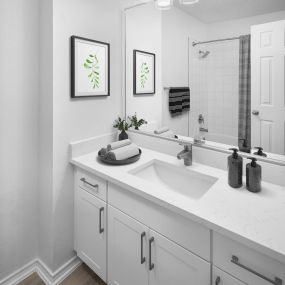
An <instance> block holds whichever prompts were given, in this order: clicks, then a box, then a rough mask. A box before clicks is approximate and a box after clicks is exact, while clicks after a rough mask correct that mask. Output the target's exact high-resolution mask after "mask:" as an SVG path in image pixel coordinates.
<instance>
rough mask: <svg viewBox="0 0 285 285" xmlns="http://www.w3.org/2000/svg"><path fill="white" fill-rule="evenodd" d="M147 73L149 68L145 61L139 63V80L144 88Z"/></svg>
mask: <svg viewBox="0 0 285 285" xmlns="http://www.w3.org/2000/svg"><path fill="white" fill-rule="evenodd" d="M148 74H149V68H148V65H147V63H146V62H144V63H142V65H141V77H140V82H141V87H142V88H144V87H145V84H146V82H147V80H148Z"/></svg>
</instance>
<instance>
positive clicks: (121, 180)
mask: <svg viewBox="0 0 285 285" xmlns="http://www.w3.org/2000/svg"><path fill="white" fill-rule="evenodd" d="M153 159H157V160H161V161H164V162H167V163H170V164H172V165H176V166H177V167H183V168H186V169H187V168H189V169H191V170H194V171H197V172H200V173H204V174H207V175H210V176H213V177H216V178H218V180H217V182H216V183H215V184H214V185H213V186H212V187H211V188H210V190H209V191H207V192H206V193H205V194H204V196H202V197H201V198H200V199H198V200H193V199H191V198H188V197H187V196H185V195H182V194H178V193H173V192H171V191H164V190H163V189H160V188H159V187H153V186H154V184H152V183H151V182H147V181H146V180H144V179H142V178H139V177H136V176H134V175H132V174H130V173H129V171H130V170H132V169H135V168H137V167H138V166H140V165H143V164H145V163H147V162H149V161H151V160H153ZM71 163H72V164H74V165H76V166H78V167H80V168H82V169H85V170H87V171H90V172H91V173H94V174H96V175H98V176H100V177H102V178H104V179H106V180H108V181H110V182H112V183H116V184H117V185H119V186H121V187H123V188H125V189H126V191H131V192H133V193H135V194H137V195H140V196H142V197H144V198H146V199H148V200H150V201H152V202H154V203H157V204H159V205H161V206H164V207H166V208H168V209H169V210H172V211H174V212H176V213H178V214H180V215H183V216H185V217H187V218H190V219H192V220H193V221H196V222H198V223H201V224H203V225H205V226H206V227H208V228H209V229H212V230H214V231H216V232H219V233H221V234H223V235H225V236H228V237H230V238H232V239H234V240H236V241H239V242H242V243H244V244H245V245H248V246H250V247H251V248H254V249H256V250H258V251H260V252H262V253H264V254H266V255H268V256H271V257H272V258H274V259H276V260H279V261H280V262H282V263H284V264H285V188H284V187H282V186H279V185H275V184H270V183H266V182H263V183H262V192H260V193H258V194H254V193H251V192H249V191H247V190H246V188H245V187H242V188H239V189H233V188H231V187H230V186H229V185H228V183H227V172H226V171H223V170H220V169H216V168H213V167H209V166H206V165H202V164H195V163H194V164H193V165H192V166H190V167H186V166H184V164H183V161H179V160H178V159H177V158H176V157H173V156H170V155H166V154H162V153H159V152H155V151H152V150H149V149H144V148H142V156H141V159H140V160H139V161H137V162H136V163H133V164H130V165H125V166H110V165H106V164H103V163H102V162H100V161H99V160H98V159H97V152H92V153H89V154H86V155H83V156H80V157H76V158H73V159H72V160H71ZM280 175H281V173H280ZM244 182H245V178H244Z"/></svg>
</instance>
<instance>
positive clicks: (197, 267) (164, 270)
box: [148, 230, 211, 285]
mask: <svg viewBox="0 0 285 285" xmlns="http://www.w3.org/2000/svg"><path fill="white" fill-rule="evenodd" d="M148 267H149V274H150V283H149V284H150V285H174V284H175V285H185V284H187V285H207V284H210V274H211V270H210V263H208V262H206V261H204V260H202V259H201V258H199V257H198V256H196V255H194V254H192V253H191V252H189V251H187V250H185V249H184V248H182V247H181V246H179V245H177V244H175V243H174V242H172V241H170V240H168V239H167V238H165V237H163V236H161V235H160V234H158V233H156V232H154V231H152V230H150V239H149V266H148Z"/></svg>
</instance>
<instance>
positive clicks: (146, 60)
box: [133, 50, 155, 95]
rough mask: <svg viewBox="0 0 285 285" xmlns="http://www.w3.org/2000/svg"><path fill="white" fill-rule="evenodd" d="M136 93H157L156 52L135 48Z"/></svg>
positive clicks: (134, 84)
mask: <svg viewBox="0 0 285 285" xmlns="http://www.w3.org/2000/svg"><path fill="white" fill-rule="evenodd" d="M133 57H134V59H133V62H134V68H133V69H134V70H133V73H134V80H133V81H134V82H133V86H134V94H135V95H143V94H155V54H153V53H149V52H145V51H140V50H134V54H133Z"/></svg>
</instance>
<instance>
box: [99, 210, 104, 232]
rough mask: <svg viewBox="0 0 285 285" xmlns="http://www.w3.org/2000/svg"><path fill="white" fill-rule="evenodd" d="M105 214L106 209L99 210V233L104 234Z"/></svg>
mask: <svg viewBox="0 0 285 285" xmlns="http://www.w3.org/2000/svg"><path fill="white" fill-rule="evenodd" d="M103 212H104V207H102V208H100V209H99V233H100V234H102V233H104V228H103V227H102V213H103Z"/></svg>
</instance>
